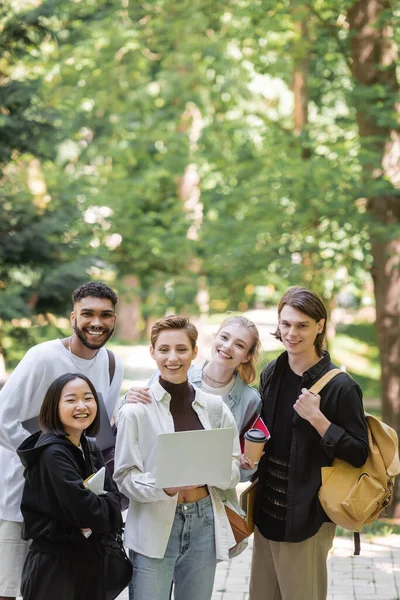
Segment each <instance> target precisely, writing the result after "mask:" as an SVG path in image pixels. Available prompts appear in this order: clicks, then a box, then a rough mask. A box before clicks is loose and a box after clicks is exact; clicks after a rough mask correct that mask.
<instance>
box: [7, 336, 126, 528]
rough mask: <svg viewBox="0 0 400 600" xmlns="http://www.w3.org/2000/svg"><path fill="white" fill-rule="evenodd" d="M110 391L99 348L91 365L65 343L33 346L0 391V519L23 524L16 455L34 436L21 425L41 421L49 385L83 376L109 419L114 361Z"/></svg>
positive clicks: (117, 380)
mask: <svg viewBox="0 0 400 600" xmlns="http://www.w3.org/2000/svg"><path fill="white" fill-rule="evenodd" d="M115 359H116V360H115V373H114V377H113V381H112V384H111V386H110V374H109V370H108V353H107V351H106V349H105V348H101V349H100V351H99V353H98V354H97V356H96V357H95V358H93V359H91V360H85V359H83V358H78V357H77V356H75V355H73V356H71V353H70V352H69V350H67V349H66V348H65V347H64V345H63V344H62V342H61V340H51V341H49V342H44V343H42V344H38V345H37V346H33V348H31V349H30V350H28V352H27V353H26V354H25V356H24V358H23V359H22V360H21V361H20V363H19V364H18V365H17V367H16V368H15V370H14V371H13V373H12V374H11V375H10V377H9V378H8V380H7V382H6V384H5V385H4V387H3V389H2V390H1V391H0V423H1V427H0V519H4V520H6V521H22V514H21V511H20V509H19V506H20V503H21V498H22V489H23V484H24V478H23V467H22V463H21V461H20V459H19V458H18V456H17V454H16V452H15V450H16V449H17V448H18V446H19V445H20V444H21V443H22V442H23V441H24V439H25V438H27V437H28V436H29V435H30V434H29V432H28V431H27V430H26V429H24V427H23V426H22V424H21V423H22V421H25V420H27V419H30V418H33V417H37V416H38V415H39V412H40V407H41V405H42V402H43V399H44V396H45V394H46V391H47V389H48V387H49V385H50V384H51V383H52V382H53V381H54V380H55V379H56V378H57V377H59V376H60V375H63V374H64V373H82V374H83V375H86V376H87V377H88V378H89V379H90V380H91V381H92V383H93V385H94V387H95V388H96V390H97V391H98V392H100V393H101V394H102V396H103V398H104V402H105V405H106V408H107V412H108V414H109V415H110V416H111V415H112V413H113V411H114V408H115V404H116V402H117V399H118V395H119V391H120V388H121V383H122V373H123V367H122V363H121V361H120V360H119V359H118V358H117V357H115Z"/></svg>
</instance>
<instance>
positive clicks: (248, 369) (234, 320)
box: [217, 315, 261, 385]
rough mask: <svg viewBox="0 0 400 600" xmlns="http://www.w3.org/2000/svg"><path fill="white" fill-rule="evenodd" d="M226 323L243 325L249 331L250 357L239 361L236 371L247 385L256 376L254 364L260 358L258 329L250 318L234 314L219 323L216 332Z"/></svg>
mask: <svg viewBox="0 0 400 600" xmlns="http://www.w3.org/2000/svg"><path fill="white" fill-rule="evenodd" d="M227 325H238V326H239V327H244V328H245V329H247V331H248V332H249V333H250V335H251V337H252V340H253V344H252V346H251V347H250V349H249V355H250V358H249V360H248V361H247V362H245V363H241V364H240V365H239V366H238V372H239V375H240V377H241V378H242V380H243V382H244V383H247V384H248V385H249V384H250V383H253V381H254V380H255V378H256V375H257V372H256V364H257V362H258V361H259V360H260V351H261V342H260V334H259V333H258V329H257V327H256V326H255V324H254V323H253V321H250V319H247V318H246V317H242V316H240V315H236V316H233V317H228V318H226V319H225V321H224V322H223V323H222V324H221V326H220V328H219V329H218V331H217V335H218V333H219V332H220V331H221V329H223V328H224V327H226V326H227Z"/></svg>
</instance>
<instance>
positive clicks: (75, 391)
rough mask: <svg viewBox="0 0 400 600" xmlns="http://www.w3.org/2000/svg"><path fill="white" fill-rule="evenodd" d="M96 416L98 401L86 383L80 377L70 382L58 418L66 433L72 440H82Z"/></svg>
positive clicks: (66, 387) (61, 399)
mask: <svg viewBox="0 0 400 600" xmlns="http://www.w3.org/2000/svg"><path fill="white" fill-rule="evenodd" d="M96 414H97V404H96V400H95V398H94V396H93V394H92V392H91V390H90V387H89V386H88V384H87V383H86V381H84V380H83V379H80V378H78V377H77V378H76V379H72V380H71V381H68V383H66V384H65V386H64V387H63V389H62V391H61V395H60V401H59V404H58V416H59V418H60V421H61V423H62V426H63V429H64V431H65V433H67V434H68V435H69V436H71V438H80V436H81V434H82V432H83V431H85V429H87V428H88V427H89V426H90V425H91V424H92V423H93V421H94V419H95V417H96Z"/></svg>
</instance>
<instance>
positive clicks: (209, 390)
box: [200, 375, 236, 404]
mask: <svg viewBox="0 0 400 600" xmlns="http://www.w3.org/2000/svg"><path fill="white" fill-rule="evenodd" d="M235 383H236V375H234V376H233V377H232V379H231V381H229V383H227V384H226V385H224V386H223V387H219V388H215V387H211V385H208V383H206V382H205V381H204V379H202V380H201V383H200V389H201V390H203V391H204V392H206V394H213V396H221V398H222V400H223V401H224V402H225V404H228V397H229V394H230V392H231V391H232V389H233V386H234V385H235Z"/></svg>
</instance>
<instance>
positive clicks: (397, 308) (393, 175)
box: [347, 0, 400, 517]
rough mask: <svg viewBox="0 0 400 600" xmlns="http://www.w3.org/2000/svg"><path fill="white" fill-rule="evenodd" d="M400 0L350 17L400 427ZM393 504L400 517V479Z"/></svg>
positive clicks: (392, 412) (383, 353)
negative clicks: (398, 36)
mask: <svg viewBox="0 0 400 600" xmlns="http://www.w3.org/2000/svg"><path fill="white" fill-rule="evenodd" d="M395 4H396V3H393V2H391V1H390V0H357V1H356V2H354V3H352V6H351V7H350V8H349V10H348V13H347V17H348V22H349V26H350V32H349V36H350V37H349V41H350V56H351V63H350V69H351V73H352V76H353V79H354V83H355V86H354V90H353V94H352V99H353V103H354V106H355V109H356V116H357V124H358V129H359V134H360V144H361V152H360V157H361V163H362V166H363V171H362V181H363V193H362V198H363V199H362V201H361V202H362V205H363V206H364V207H365V208H366V209H367V211H368V215H369V217H370V226H369V230H370V235H371V242H372V256H373V267H372V277H373V280H374V289H375V300H376V316H377V332H378V343H379V350H380V357H381V366H382V377H381V382H382V418H383V420H384V421H385V422H386V423H388V424H389V425H391V426H392V427H394V428H395V429H396V431H397V432H398V433H399V434H400V406H399V393H400V173H399V162H398V161H399V149H400V128H399V119H400V114H399V104H398V98H399V84H398V80H397V74H396V70H397V68H398V65H399V58H398V49H397V46H396V44H395V40H394V28H395V27H396V25H397V27H398V24H399V23H398V16H397V20H396V19H395ZM398 8H399V7H397V9H398ZM397 14H398V10H397ZM391 512H392V514H393V515H394V516H396V517H400V482H399V481H397V486H396V492H395V501H394V503H393V505H392V507H391Z"/></svg>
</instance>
